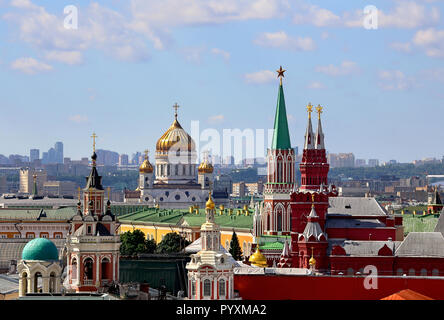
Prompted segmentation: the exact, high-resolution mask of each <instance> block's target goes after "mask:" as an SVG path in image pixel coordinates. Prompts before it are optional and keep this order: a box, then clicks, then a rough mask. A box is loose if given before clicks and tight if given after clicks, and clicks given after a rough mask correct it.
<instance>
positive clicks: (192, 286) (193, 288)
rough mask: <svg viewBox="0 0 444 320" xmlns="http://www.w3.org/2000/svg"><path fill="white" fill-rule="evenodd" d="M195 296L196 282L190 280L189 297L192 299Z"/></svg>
mask: <svg viewBox="0 0 444 320" xmlns="http://www.w3.org/2000/svg"><path fill="white" fill-rule="evenodd" d="M195 295H196V281H194V280H191V296H192V297H194V296H195Z"/></svg>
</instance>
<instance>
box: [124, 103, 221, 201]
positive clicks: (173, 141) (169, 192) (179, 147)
mask: <svg viewBox="0 0 444 320" xmlns="http://www.w3.org/2000/svg"><path fill="white" fill-rule="evenodd" d="M174 108H175V114H174V121H173V123H172V124H171V126H170V127H169V128H168V130H167V131H165V133H164V134H163V135H162V136H161V137H160V138H159V140H158V141H157V143H156V153H155V164H154V165H152V164H151V163H150V161H149V157H148V150H147V151H145V160H144V161H143V163H142V165H141V166H140V168H139V183H138V187H137V189H136V190H135V191H127V192H125V202H137V203H141V204H148V205H152V206H159V207H161V208H175V209H184V208H186V209H188V208H189V207H190V206H199V207H201V208H204V207H205V203H206V201H207V200H208V192H209V191H210V190H213V171H214V168H213V165H212V164H211V162H210V160H209V157H208V154H205V155H204V157H203V161H202V162H201V163H200V164H199V166H197V164H196V160H197V154H196V145H195V142H194V140H193V139H192V137H191V136H190V135H189V134H188V133H187V132H186V131H185V130H184V129H183V128H182V126H181V124H180V123H179V120H178V119H177V118H178V114H177V109H178V108H179V106H178V105H177V104H175V105H174ZM213 197H214V200H215V201H216V203H217V204H218V205H220V204H222V205H226V204H227V203H228V194H227V193H226V192H214V191H213Z"/></svg>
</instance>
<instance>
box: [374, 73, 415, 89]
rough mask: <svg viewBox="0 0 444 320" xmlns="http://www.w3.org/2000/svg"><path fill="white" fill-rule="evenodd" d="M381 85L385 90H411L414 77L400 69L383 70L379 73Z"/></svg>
mask: <svg viewBox="0 0 444 320" xmlns="http://www.w3.org/2000/svg"><path fill="white" fill-rule="evenodd" d="M378 78H379V83H378V85H379V87H380V88H381V89H383V90H390V91H392V90H400V91H404V90H409V89H411V88H412V87H413V86H414V79H413V78H412V77H408V76H406V75H405V74H404V73H403V72H402V71H399V70H381V71H379V74H378Z"/></svg>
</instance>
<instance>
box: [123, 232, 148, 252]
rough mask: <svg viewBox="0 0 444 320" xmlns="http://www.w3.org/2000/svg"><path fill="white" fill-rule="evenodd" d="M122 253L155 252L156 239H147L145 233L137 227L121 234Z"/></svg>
mask: <svg viewBox="0 0 444 320" xmlns="http://www.w3.org/2000/svg"><path fill="white" fill-rule="evenodd" d="M120 241H121V242H122V244H121V245H120V253H121V254H122V255H135V254H137V253H153V252H154V251H155V250H156V243H155V242H154V240H147V239H145V234H144V233H143V232H142V231H140V230H138V229H136V230H134V231H127V232H124V233H122V234H121V235H120Z"/></svg>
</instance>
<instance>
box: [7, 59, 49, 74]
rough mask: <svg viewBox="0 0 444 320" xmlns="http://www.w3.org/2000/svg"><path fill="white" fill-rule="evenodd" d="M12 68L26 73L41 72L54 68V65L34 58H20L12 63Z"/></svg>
mask: <svg viewBox="0 0 444 320" xmlns="http://www.w3.org/2000/svg"><path fill="white" fill-rule="evenodd" d="M11 68H12V69H14V70H17V71H20V72H23V73H26V74H36V73H39V72H47V71H51V70H52V69H53V68H52V66H50V65H48V64H46V63H44V62H40V61H37V60H36V59H34V58H29V57H25V58H19V59H17V60H15V61H13V62H12V63H11Z"/></svg>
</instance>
